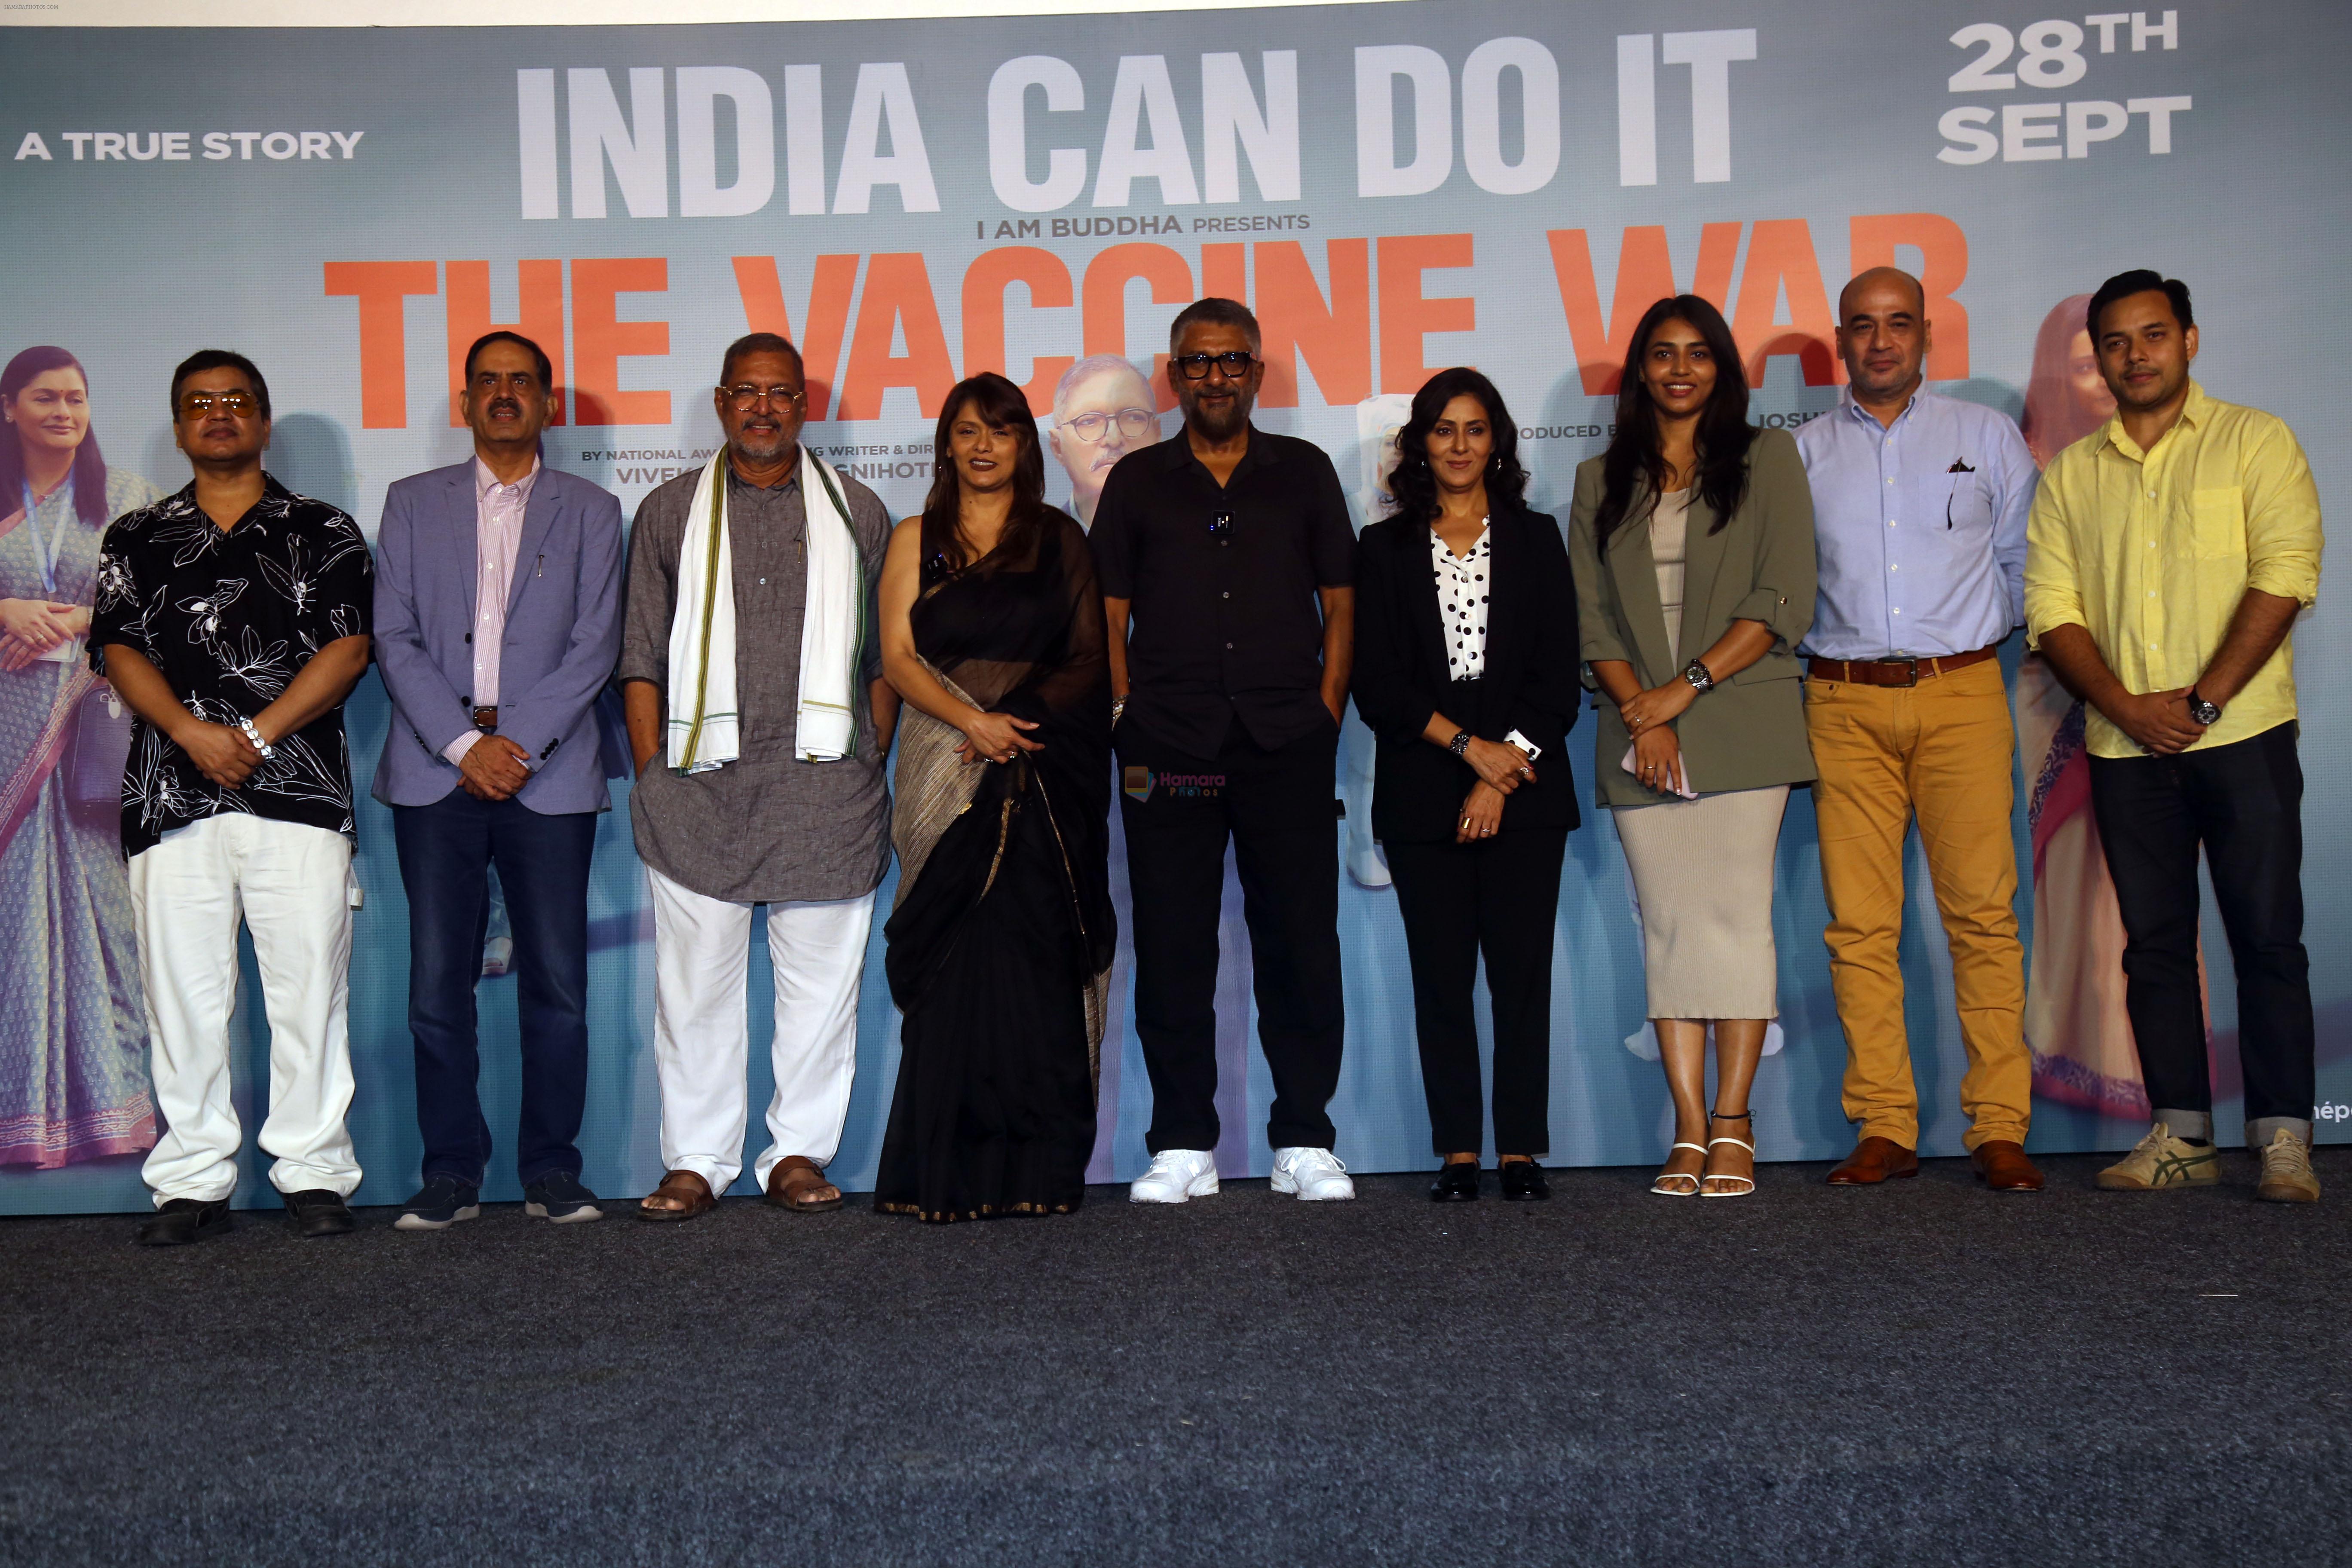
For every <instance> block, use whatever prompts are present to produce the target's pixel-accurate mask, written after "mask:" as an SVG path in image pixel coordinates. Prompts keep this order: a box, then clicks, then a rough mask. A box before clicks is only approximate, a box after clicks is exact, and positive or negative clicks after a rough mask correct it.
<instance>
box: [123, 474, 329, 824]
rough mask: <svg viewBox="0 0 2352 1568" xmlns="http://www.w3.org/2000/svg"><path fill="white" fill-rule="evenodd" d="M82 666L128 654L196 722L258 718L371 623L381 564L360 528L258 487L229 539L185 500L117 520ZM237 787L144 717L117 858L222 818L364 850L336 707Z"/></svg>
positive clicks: (185, 494) (134, 746)
mask: <svg viewBox="0 0 2352 1568" xmlns="http://www.w3.org/2000/svg"><path fill="white" fill-rule="evenodd" d="M96 597H97V602H96V604H95V605H93V606H92V607H91V611H90V627H89V662H90V668H93V669H95V670H97V671H98V672H99V673H100V675H103V674H105V673H106V645H107V644H109V643H120V644H121V645H122V646H123V647H130V648H135V649H137V650H138V651H139V652H140V653H141V654H142V655H143V656H144V657H145V658H146V659H147V661H148V662H149V663H151V664H152V665H153V666H154V667H155V668H157V669H158V670H160V671H162V672H163V679H165V680H166V681H168V682H170V683H171V687H172V690H173V693H174V694H175V695H176V696H178V698H179V699H180V700H181V701H183V702H184V703H186V704H187V707H188V711H189V712H191V713H194V715H195V716H196V717H197V718H199V719H203V720H206V721H210V722H213V723H216V724H234V723H236V721H238V720H240V719H250V718H252V717H254V716H255V715H256V714H257V713H259V712H260V711H261V710H263V709H264V708H267V707H268V706H269V704H270V703H272V702H274V701H276V700H278V696H279V695H280V694H281V693H283V692H284V691H285V689H286V688H287V686H288V685H289V683H291V682H292V680H293V679H294V677H295V674H296V673H297V672H298V671H299V670H300V669H301V668H302V667H303V666H304V665H306V664H308V663H310V658H311V657H312V656H313V655H315V654H316V653H317V652H318V651H319V650H320V648H322V647H326V646H327V645H328V644H329V643H331V642H333V641H334V640H336V639H337V638H338V637H361V636H364V635H366V634H367V632H368V630H369V627H370V626H371V625H372V623H373V608H374V604H375V564H374V563H373V561H372V560H370V559H369V556H368V547H367V541H366V539H364V538H363V537H362V535H361V533H360V531H359V526H358V525H357V524H356V523H354V522H352V520H351V519H350V518H349V517H348V516H346V515H344V514H343V513H342V512H341V511H339V510H336V509H335V508H333V507H331V506H329V505H328V504H327V503H326V502H324V501H319V500H310V498H309V497H308V496H298V495H296V494H295V493H294V492H293V491H292V490H289V489H287V488H286V487H285V486H284V485H281V484H279V483H278V480H277V479H274V478H269V477H267V476H265V478H264V489H263V492H262V497H261V499H260V500H258V501H256V502H255V503H254V506H253V510H250V511H248V512H247V513H246V514H245V515H244V516H243V517H241V518H239V519H237V521H236V527H235V528H232V529H228V530H226V531H223V530H222V529H220V528H218V527H216V526H215V525H214V523H213V521H212V519H210V518H208V517H206V516H205V514H204V511H203V510H202V509H201V508H199V507H198V506H197V505H196V488H195V486H194V484H193V483H192V484H190V485H189V486H188V487H187V488H186V489H183V490H181V491H180V492H179V493H178V494H177V495H173V496H167V497H165V498H164V499H163V500H160V501H157V502H156V503H155V504H154V505H152V506H149V507H142V508H141V509H140V510H137V511H134V512H130V513H127V514H125V515H124V516H122V517H120V518H118V519H116V520H115V521H114V523H113V524H112V525H111V526H110V527H109V528H108V529H107V531H106V539H105V542H104V543H103V544H101V545H100V549H99V563H98V589H97V595H96ZM273 749H274V750H275V751H276V752H277V755H276V756H274V757H272V758H271V759H270V760H268V762H265V763H262V764H261V765H260V766H259V767H257V768H256V769H254V771H253V773H252V775H251V776H250V777H248V778H247V780H246V782H245V784H244V786H243V787H242V788H239V789H234V790H225V789H223V788H221V787H220V786H219V785H218V784H215V783H213V782H212V780H210V779H208V778H206V777H205V775H204V774H203V773H200V772H198V771H197V768H196V764H195V762H194V759H193V758H191V757H190V756H189V755H188V754H187V752H184V751H182V750H181V749H180V748H179V747H178V746H177V745H175V744H173V742H172V741H171V740H170V739H169V738H167V737H166V736H165V735H164V734H163V732H162V731H158V730H156V729H155V728H154V727H153V726H152V725H150V724H147V723H145V722H143V721H142V722H141V723H140V724H139V725H138V726H137V727H136V729H135V730H134V731H133V732H132V738H131V760H130V763H128V765H127V766H126V767H125V768H124V770H123V775H122V853H123V854H124V856H125V857H129V856H132V855H136V854H138V853H139V852H140V851H142V850H143V849H148V848H152V847H153V846H154V844H155V843H156V841H157V840H158V839H160V838H162V837H163V835H165V834H166V833H169V832H171V831H172V830H173V828H175V827H185V826H187V825H188V824H190V823H192V822H201V821H203V820H204V819H205V817H207V816H215V815H217V814H219V813H221V812H225V811H245V812H250V813H252V814H253V815H254V816H262V817H268V818H270V819H271V820H273V821H278V822H299V823H303V824H306V825H308V826H312V827H323V828H325V829H327V830H328V831H329V832H331V833H340V834H341V835H342V836H343V837H346V838H351V839H353V840H354V841H355V842H356V837H357V834H356V830H355V827H354V825H353V823H352V764H351V753H350V748H349V746H348V745H347V743H346V742H345V741H344V738H343V710H342V706H341V704H340V703H339V704H337V705H336V706H335V707H333V708H331V709H329V710H327V711H326V712H325V713H322V714H320V716H319V717H318V718H316V719H314V720H312V721H310V723H309V724H307V725H305V726H304V727H303V728H301V729H300V730H298V731H295V732H294V733H292V734H290V735H287V736H285V737H283V738H282V739H280V740H279V741H278V742H277V743H276V745H275V747H274V748H273Z"/></svg>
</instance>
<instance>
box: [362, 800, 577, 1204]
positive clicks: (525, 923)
mask: <svg viewBox="0 0 2352 1568" xmlns="http://www.w3.org/2000/svg"><path fill="white" fill-rule="evenodd" d="M596 816H597V814H596V813H595V812H593V811H578V812H565V813H562V814H561V815H555V816H541V814H540V813H538V812H535V811H533V810H531V809H530V807H529V806H527V805H523V804H522V802H520V801H519V800H500V801H488V800H477V799H475V798H474V797H473V796H472V795H467V793H466V792H465V791H464V790H463V789H453V790H451V791H450V792H449V793H448V794H447V795H444V796H442V797H441V798H440V799H439V800H437V801H435V802H434V803H433V804H432V805H395V806H394V807H393V808H392V833H393V843H394V846H395V847H397V848H398V850H399V852H400V880H401V884H402V887H403V889H404V891H405V892H406V893H407V895H408V1028H409V1033H410V1034H411V1035H412V1036H413V1037H415V1043H416V1125H417V1128H418V1131H421V1132H423V1133H424V1135H425V1180H427V1181H430V1180H432V1179H433V1178H434V1177H435V1176H454V1177H455V1178H457V1180H458V1181H460V1182H463V1183H465V1184H467V1185H469V1186H478V1185H480V1184H481V1182H482V1177H483V1173H484V1171H485V1169H486V1168H487V1167H488V1164H489V1159H490V1128H489V1123H488V1122H487V1121H484V1120H483V1119H482V1102H481V1098H480V1096H479V1094H478V1092H477V1084H478V1081H479V1079H480V1078H481V1057H480V1054H479V1041H478V1038H477V1037H476V1032H475V1010H474V989H475V987H476V986H477V985H478V984H479V983H480V981H481V977H482V938H483V935H484V933H485V931H487V929H488V921H489V914H490V876H489V872H490V868H491V867H492V866H496V867H497V868H498V869H499V887H500V888H501V889H504V890H505V892H506V898H507V917H508V919H509V921H512V922H513V925H514V944H515V983H516V986H517V991H516V996H515V1002H516V1006H515V1014H516V1023H517V1025H518V1026H520V1033H521V1041H520V1044H521V1047H522V1110H521V1120H520V1126H518V1128H517V1129H516V1136H515V1168H516V1173H517V1174H519V1175H520V1177H521V1178H522V1182H523V1184H524V1185H525V1186H529V1185H530V1184H531V1183H533V1182H536V1181H538V1180H539V1179H540V1178H541V1177H542V1176H547V1175H551V1174H553V1173H556V1172H558V1171H567V1172H570V1173H572V1175H575V1176H576V1175H578V1174H579V1173H580V1150H579V1148H578V1146H577V1143H576V1140H577V1139H578V1138H579V1136H580V1118H581V1114H582V1111H583V1109H584V1108H585V1107H586V1105H587V1100H588V861H589V856H590V854H591V853H592V852H593V850H594V848H595V846H596Z"/></svg>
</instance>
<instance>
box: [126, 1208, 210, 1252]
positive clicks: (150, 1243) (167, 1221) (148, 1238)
mask: <svg viewBox="0 0 2352 1568" xmlns="http://www.w3.org/2000/svg"><path fill="white" fill-rule="evenodd" d="M227 1234H228V1200H227V1199H226V1198H223V1199H221V1200H220V1201H219V1202H218V1203H210V1204H207V1203H199V1202H198V1201H197V1200H195V1199H194V1198H173V1199H172V1200H170V1201H169V1202H167V1203H166V1204H164V1205H163V1207H161V1208H159V1209H157V1210H156V1211H155V1217H154V1218H152V1219H151V1220H149V1221H147V1222H146V1223H145V1224H143V1225H142V1226H140V1227H139V1236H138V1241H139V1245H140V1246H142V1247H185V1246H187V1245H188V1244H189V1243H190V1242H192V1241H203V1240H205V1238H206V1237H215V1236H226V1235H227Z"/></svg>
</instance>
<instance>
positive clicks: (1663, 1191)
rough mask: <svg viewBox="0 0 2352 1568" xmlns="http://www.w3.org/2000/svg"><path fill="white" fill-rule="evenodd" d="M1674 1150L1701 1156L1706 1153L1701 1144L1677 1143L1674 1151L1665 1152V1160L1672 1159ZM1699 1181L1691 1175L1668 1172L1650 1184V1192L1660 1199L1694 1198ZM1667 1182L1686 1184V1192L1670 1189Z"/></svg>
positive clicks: (1698, 1178)
mask: <svg viewBox="0 0 2352 1568" xmlns="http://www.w3.org/2000/svg"><path fill="white" fill-rule="evenodd" d="M1675 1149H1692V1150H1696V1152H1699V1153H1701V1154H1705V1153H1706V1145H1705V1144H1703V1143H1677V1144H1675V1146H1674V1149H1669V1150H1667V1151H1666V1158H1667V1159H1669V1160H1671V1159H1673V1158H1674V1156H1675ZM1700 1180H1701V1178H1700V1177H1698V1176H1694V1175H1691V1174H1689V1173H1686V1172H1681V1171H1675V1172H1670V1173H1667V1174H1665V1175H1663V1176H1660V1177H1659V1178H1658V1179H1657V1180H1656V1181H1654V1182H1652V1183H1651V1184H1650V1190H1651V1191H1652V1192H1654V1193H1655V1194H1658V1196H1660V1197H1662V1198H1695V1197H1696V1196H1698V1184H1699V1182H1700ZM1668 1182H1688V1183H1689V1184H1690V1186H1689V1188H1688V1189H1687V1190H1685V1189H1684V1188H1681V1187H1670V1186H1668V1185H1666V1184H1667V1183H1668Z"/></svg>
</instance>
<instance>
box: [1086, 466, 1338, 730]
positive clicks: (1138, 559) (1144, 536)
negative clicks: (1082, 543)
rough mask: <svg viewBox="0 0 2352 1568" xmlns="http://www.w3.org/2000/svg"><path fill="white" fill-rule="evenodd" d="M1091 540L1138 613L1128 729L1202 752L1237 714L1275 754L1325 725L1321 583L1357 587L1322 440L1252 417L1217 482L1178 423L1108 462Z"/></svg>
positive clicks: (1113, 587)
mask: <svg viewBox="0 0 2352 1568" xmlns="http://www.w3.org/2000/svg"><path fill="white" fill-rule="evenodd" d="M1089 537H1090V539H1091V542H1092V543H1093V547H1094V555H1095V572H1096V575H1097V577H1098V578H1099V579H1100V580H1101V583H1102V591H1103V593H1104V595H1106V596H1108V597H1110V598H1113V599H1125V600H1128V601H1129V604H1130V606H1131V613H1132V616H1133V622H1132V625H1131V626H1130V627H1129V634H1128V647H1127V670H1128V685H1129V690H1128V701H1127V712H1126V717H1125V718H1124V719H1123V720H1121V721H1120V724H1119V728H1120V730H1121V731H1130V732H1135V733H1139V734H1140V735H1142V736H1144V737H1148V738H1149V739H1150V740H1151V741H1152V742H1157V743H1159V744H1161V745H1165V746H1169V747H1171V748H1173V749H1174V750H1176V751H1177V752H1181V753H1182V754H1183V755H1185V756H1191V757H1204V758H1205V757H1213V756H1215V755H1216V754H1217V752H1218V750H1219V749H1220V747H1221V746H1222V745H1223V742H1224V738H1225V733H1226V731H1228V730H1229V729H1230V728H1231V727H1232V724H1233V721H1234V720H1235V719H1239V720H1240V721H1241V722H1242V724H1243V726H1244V728H1245V729H1246V730H1247V731H1248V732H1249V736H1250V738H1251V739H1252V740H1253V741H1255V742H1257V743H1258V744H1259V745H1261V746H1264V747H1266V748H1268V749H1269V750H1270V749H1272V748H1274V747H1277V746H1283V745H1286V744H1288V743H1289V742H1293V741H1297V740H1299V739H1301V738H1302V737H1304V736H1307V735H1309V734H1312V733H1314V732H1315V731H1317V730H1318V729H1324V730H1328V729H1329V728H1330V725H1331V714H1330V710H1328V709H1327V708H1325V707H1324V706H1323V700H1322V696H1321V688H1322V682H1323V614H1322V606H1321V605H1320V604H1319V603H1318V601H1317V599H1316V590H1317V589H1318V588H1345V587H1349V586H1352V585H1353V584H1354V583H1355V580H1356V578H1355V570H1356V565H1355V563H1356V535H1355V530H1354V529H1353V528H1352V527H1351V526H1349V521H1348V499H1347V496H1346V494H1345V492H1343V491H1342V490H1341V489H1340V488H1339V475H1338V473H1336V472H1335V471H1333V469H1332V467H1331V459H1330V458H1328V457H1326V456H1324V454H1323V450H1322V448H1321V447H1317V446H1315V445H1313V444H1312V443H1311V442H1307V441H1301V440H1298V439H1296V438H1295V437H1288V436H1275V435H1269V434H1268V433H1267V432H1265V431H1264V430H1260V429H1258V428H1256V427H1255V426H1252V427H1251V429H1250V437H1249V450H1248V452H1247V453H1246V454H1244V456H1243V458H1242V460H1241V463H1240V464H1239V466H1238V467H1236V468H1234V474H1233V478H1232V479H1230V480H1228V481H1227V482H1226V483H1225V484H1224V485H1223V486H1220V485H1219V484H1218V483H1217V481H1216V479H1215V477H1214V476H1213V475H1212V474H1211V473H1210V472H1209V470H1208V469H1207V468H1204V467H1203V466H1202V463H1201V460H1200V459H1199V458H1195V457H1194V456H1193V455H1192V443H1191V442H1189V441H1187V440H1186V439H1185V438H1184V437H1183V436H1182V434H1181V433H1179V434H1178V435H1176V436H1175V437H1171V439H1169V440H1166V441H1162V442H1161V443H1160V444H1159V445H1158V446H1156V447H1145V448H1143V449H1142V450H1141V451H1139V452H1136V453H1134V454H1132V455H1130V456H1129V457H1128V458H1125V459H1123V460H1122V461H1121V462H1120V463H1119V465H1118V467H1117V468H1113V469H1111V471H1110V478H1109V479H1108V481H1107V482H1106V483H1105V484H1104V486H1103V493H1102V500H1101V502H1100V503H1099V504H1098V505H1097V507H1096V509H1095V521H1094V527H1093V529H1092V531H1091V532H1090V535H1089Z"/></svg>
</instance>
